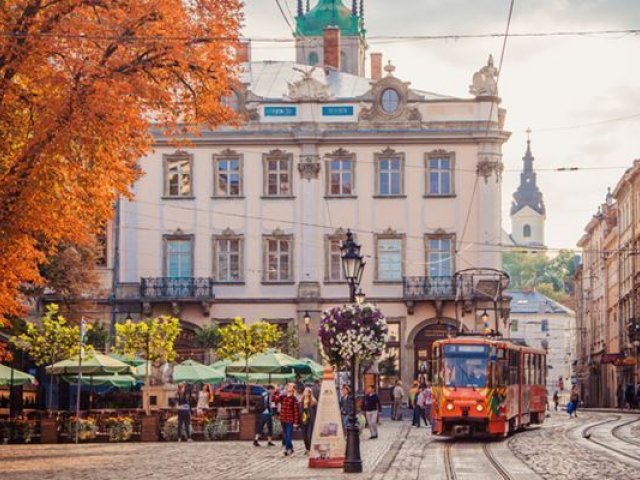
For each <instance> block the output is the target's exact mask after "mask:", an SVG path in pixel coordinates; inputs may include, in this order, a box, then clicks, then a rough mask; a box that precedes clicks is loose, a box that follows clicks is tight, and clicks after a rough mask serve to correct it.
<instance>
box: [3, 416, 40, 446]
mask: <svg viewBox="0 0 640 480" xmlns="http://www.w3.org/2000/svg"><path fill="white" fill-rule="evenodd" d="M33 433H34V428H33V424H32V423H31V422H29V420H25V419H22V418H15V419H13V420H7V421H3V422H1V423H0V443H31V440H32V439H33Z"/></svg>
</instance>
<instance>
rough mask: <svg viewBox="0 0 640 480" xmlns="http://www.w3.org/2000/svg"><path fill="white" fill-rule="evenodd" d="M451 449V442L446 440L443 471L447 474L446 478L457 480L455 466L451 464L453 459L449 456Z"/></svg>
mask: <svg viewBox="0 0 640 480" xmlns="http://www.w3.org/2000/svg"><path fill="white" fill-rule="evenodd" d="M451 450H453V443H452V442H447V443H445V445H444V471H445V474H446V476H447V480H457V478H458V476H457V475H456V468H455V467H454V465H453V459H452V457H451Z"/></svg>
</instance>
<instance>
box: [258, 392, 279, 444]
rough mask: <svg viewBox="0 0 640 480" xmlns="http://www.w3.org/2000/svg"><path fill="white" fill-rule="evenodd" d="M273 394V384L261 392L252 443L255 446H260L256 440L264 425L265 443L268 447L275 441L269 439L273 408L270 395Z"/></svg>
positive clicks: (271, 430)
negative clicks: (265, 432) (265, 428)
mask: <svg viewBox="0 0 640 480" xmlns="http://www.w3.org/2000/svg"><path fill="white" fill-rule="evenodd" d="M272 394H273V385H269V386H268V387H267V391H266V392H262V397H261V399H260V401H259V402H258V409H259V410H258V412H259V414H260V415H259V417H258V425H257V428H256V438H255V439H254V440H253V444H254V445H255V446H256V447H259V446H260V443H258V440H260V436H261V435H262V432H263V431H264V427H265V425H266V427H267V445H268V446H269V447H275V445H276V444H275V443H273V442H272V441H271V438H272V437H273V409H272V408H271V395H272Z"/></svg>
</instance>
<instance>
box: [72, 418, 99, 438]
mask: <svg viewBox="0 0 640 480" xmlns="http://www.w3.org/2000/svg"><path fill="white" fill-rule="evenodd" d="M67 425H68V431H69V438H70V439H71V440H75V438H76V431H77V432H78V440H80V441H83V442H87V441H91V440H95V439H96V436H97V435H98V425H96V421H95V419H93V418H80V419H77V418H72V419H70V420H69V422H68V424H67Z"/></svg>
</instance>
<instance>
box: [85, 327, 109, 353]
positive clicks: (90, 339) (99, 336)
mask: <svg viewBox="0 0 640 480" xmlns="http://www.w3.org/2000/svg"><path fill="white" fill-rule="evenodd" d="M108 342H109V330H108V329H107V327H105V325H104V323H103V322H102V320H98V321H97V322H96V323H94V324H93V326H92V327H91V330H89V331H88V332H87V344H88V345H92V346H93V348H95V349H96V350H100V351H101V352H104V351H105V350H106V348H107V343H108Z"/></svg>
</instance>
